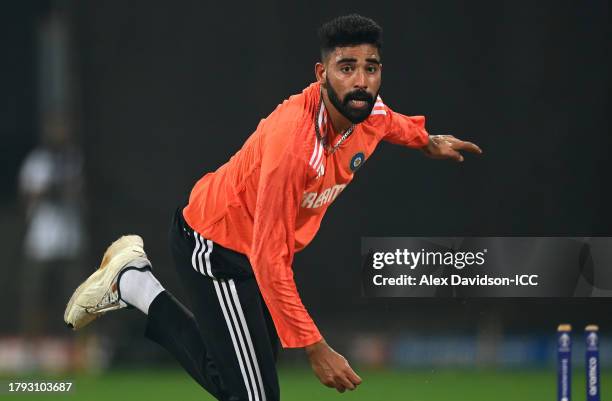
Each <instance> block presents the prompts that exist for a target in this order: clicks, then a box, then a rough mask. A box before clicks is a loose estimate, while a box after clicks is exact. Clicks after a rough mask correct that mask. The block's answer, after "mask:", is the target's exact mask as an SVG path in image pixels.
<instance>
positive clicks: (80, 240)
mask: <svg viewBox="0 0 612 401" xmlns="http://www.w3.org/2000/svg"><path fill="white" fill-rule="evenodd" d="M72 126H73V123H72V121H71V120H70V118H69V117H68V116H67V115H65V113H58V112H55V113H52V112H50V113H48V114H46V115H45V116H44V120H43V124H42V135H41V141H40V144H39V145H38V146H37V147H36V148H34V149H33V150H32V151H31V152H30V153H29V154H28V155H27V156H26V158H25V159H24V161H23V164H22V166H21V170H20V173H19V192H20V198H21V201H22V203H23V207H24V210H25V226H26V230H25V237H24V240H23V261H24V263H23V266H22V270H21V280H20V281H21V286H22V291H21V292H20V293H21V297H22V298H21V318H22V330H23V334H25V335H26V336H28V337H34V338H36V337H39V336H41V335H43V334H44V335H49V334H58V332H59V331H60V330H62V329H63V327H62V325H61V324H58V322H57V319H53V318H51V317H52V316H54V315H55V314H54V313H52V312H53V311H60V310H62V309H63V305H62V304H61V303H60V302H58V301H59V298H58V297H57V296H55V294H57V293H58V292H60V291H63V290H62V289H67V288H72V287H73V285H74V284H75V278H76V277H78V275H79V272H78V271H76V269H78V266H79V265H80V263H79V262H80V257H81V255H82V251H83V246H84V241H85V232H84V229H83V222H82V216H81V211H82V210H81V209H82V194H83V157H82V155H81V152H80V149H79V148H78V147H77V146H75V144H74V143H73V133H72ZM50 284H51V285H50Z"/></svg>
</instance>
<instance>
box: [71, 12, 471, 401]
mask: <svg viewBox="0 0 612 401" xmlns="http://www.w3.org/2000/svg"><path fill="white" fill-rule="evenodd" d="M320 38H321V62H318V63H316V66H315V74H316V79H317V81H316V82H315V83H313V84H311V85H310V86H309V87H307V88H306V89H305V90H304V91H303V92H302V93H301V94H298V95H295V96H292V97H290V98H289V99H288V100H286V101H285V102H283V103H282V104H281V105H279V106H278V107H277V108H276V110H275V111H274V112H273V113H272V114H270V115H269V116H268V117H267V118H266V119H264V120H262V122H261V123H260V124H259V126H258V127H257V129H256V131H255V133H254V134H253V135H251V136H250V137H249V139H248V140H247V141H246V143H245V144H244V146H243V147H242V149H241V150H240V151H238V152H237V153H236V154H235V155H234V156H233V157H232V158H231V159H230V160H229V162H228V163H226V164H224V165H223V166H222V167H220V168H219V169H218V170H217V171H215V172H214V173H210V174H206V175H205V176H204V177H202V179H200V181H198V182H197V183H196V184H195V186H194V188H193V190H192V192H191V196H190V199H189V203H188V204H187V205H181V207H180V208H179V209H178V210H177V212H176V215H175V219H174V222H173V224H172V227H171V234H170V242H171V248H172V253H173V256H174V261H175V264H176V270H177V272H178V274H179V277H180V278H181V281H182V283H183V286H184V287H185V290H186V292H187V293H188V294H189V296H190V298H191V301H192V309H191V310H189V309H187V308H186V307H185V306H183V305H182V304H181V303H180V302H179V301H178V300H177V299H176V298H174V296H172V294H170V293H169V292H168V291H166V290H165V289H164V288H163V286H162V285H161V283H159V281H158V280H157V279H156V278H155V276H154V275H153V274H152V271H151V262H150V261H149V260H148V258H147V256H146V254H145V252H144V248H143V241H142V239H141V238H140V237H138V236H135V235H131V236H126V237H122V238H120V239H119V240H117V241H115V242H114V243H113V244H112V245H111V246H110V247H109V248H108V250H107V251H106V253H105V254H104V257H103V259H102V263H101V265H100V268H99V269H98V270H97V271H96V272H95V273H93V275H91V276H90V277H89V278H88V279H87V280H86V281H85V282H84V283H83V284H81V285H80V286H79V287H78V288H77V290H76V291H75V292H74V294H73V296H72V297H71V299H70V301H69V303H68V305H67V308H66V312H65V315H64V319H65V322H66V323H67V324H68V325H69V326H72V327H73V328H74V329H79V328H81V327H84V326H85V325H87V324H88V323H90V322H91V321H93V320H94V319H96V318H97V317H99V316H100V315H102V314H104V313H107V312H109V311H112V310H116V309H121V308H124V307H127V306H132V307H135V308H137V309H138V310H140V311H141V312H143V313H145V314H147V315H148V319H147V328H146V334H145V335H146V336H147V337H148V338H149V339H151V340H153V341H155V342H157V343H158V344H160V345H162V346H163V347H165V348H166V349H167V350H168V351H170V353H172V355H174V356H175V357H176V359H177V360H178V361H179V362H180V363H181V364H182V366H183V367H184V368H185V370H186V371H187V372H188V373H189V374H190V375H191V376H192V377H193V378H194V379H195V380H196V381H197V382H198V383H199V384H200V385H201V386H202V387H203V388H205V389H206V390H207V391H208V392H210V393H211V394H212V395H213V396H215V397H216V398H218V399H220V400H260V401H266V400H268V401H273V400H278V399H279V398H280V390H279V384H278V377H277V372H276V367H275V363H276V357H277V354H278V347H279V346H280V345H282V346H283V347H285V348H303V349H304V350H305V352H306V355H307V356H308V358H309V361H310V364H311V367H312V369H313V371H314V373H315V375H316V376H317V377H318V378H319V380H320V381H321V382H322V383H323V384H324V385H326V386H328V387H332V388H335V389H337V390H338V391H340V392H344V391H346V390H354V389H355V388H356V387H357V385H359V384H360V383H361V378H360V377H359V376H358V375H357V374H356V373H355V372H354V371H353V369H352V368H351V367H350V366H349V364H348V362H347V360H346V359H345V358H344V357H343V356H342V355H340V354H338V353H337V352H335V351H334V350H333V349H332V348H331V347H330V346H329V345H328V344H327V343H326V342H325V339H324V338H323V336H322V335H321V333H320V332H319V330H318V328H317V327H316V325H315V324H314V322H313V320H312V318H311V317H310V315H309V313H308V312H307V311H306V308H305V307H304V305H303V304H302V301H301V299H300V296H299V294H298V291H297V288H296V285H295V282H294V279H293V270H292V262H293V256H294V253H295V252H297V251H300V250H302V249H303V248H304V247H305V246H306V245H307V244H308V243H310V242H311V241H312V239H313V238H314V236H315V235H316V233H317V231H318V229H319V227H320V223H321V221H322V218H323V215H324V214H325V212H326V211H327V208H328V207H329V205H330V204H331V203H332V202H333V201H334V200H335V199H336V198H337V197H338V195H339V194H340V193H341V192H342V190H343V189H344V188H345V187H346V185H348V184H349V183H350V182H351V180H352V179H353V177H354V174H355V173H356V171H357V170H358V169H359V168H360V167H361V166H362V165H363V163H364V162H365V161H366V160H367V158H368V157H369V156H370V155H371V154H372V153H373V152H374V150H375V148H376V146H377V145H378V143H379V142H380V141H382V140H385V141H388V142H391V143H395V144H399V145H403V146H406V147H410V148H415V149H419V150H420V151H422V152H423V153H424V154H425V155H426V156H428V157H431V158H435V159H451V160H455V161H463V156H462V155H461V153H460V151H470V152H474V153H480V149H479V148H478V147H477V146H476V145H474V144H471V143H469V142H464V141H461V140H458V139H456V138H454V137H452V136H450V135H433V136H430V135H429V134H428V133H427V131H426V130H425V121H424V118H423V117H420V116H416V117H409V116H405V115H402V114H400V113H396V112H394V111H392V110H391V109H390V108H389V107H388V106H387V105H385V104H384V103H383V101H382V98H381V97H380V96H378V93H379V90H380V85H381V71H382V59H381V46H382V29H381V28H380V26H378V24H376V22H374V21H372V20H371V19H369V18H365V17H362V16H359V15H349V16H344V17H339V18H336V19H334V20H332V21H330V22H328V23H326V24H324V25H323V27H322V28H321V30H320ZM407 179H408V178H407ZM390 201H397V202H401V201H402V200H401V199H394V200H390Z"/></svg>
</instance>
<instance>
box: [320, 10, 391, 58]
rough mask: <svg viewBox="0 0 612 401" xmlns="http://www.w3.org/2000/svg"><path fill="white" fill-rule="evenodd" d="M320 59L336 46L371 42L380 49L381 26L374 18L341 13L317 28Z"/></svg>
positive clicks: (379, 50) (379, 51)
mask: <svg viewBox="0 0 612 401" xmlns="http://www.w3.org/2000/svg"><path fill="white" fill-rule="evenodd" d="M319 40H320V47H321V59H325V57H326V56H327V55H328V54H329V53H330V52H332V51H334V49H335V48H336V47H342V46H355V45H360V44H364V43H367V44H372V45H374V46H376V48H377V49H378V53H379V54H380V53H381V50H382V28H381V27H380V25H378V24H377V23H376V22H375V21H374V20H372V19H370V18H367V17H363V16H361V15H358V14H350V15H343V16H341V17H336V18H334V19H333V20H331V21H329V22H326V23H325V24H323V25H322V26H321V28H319Z"/></svg>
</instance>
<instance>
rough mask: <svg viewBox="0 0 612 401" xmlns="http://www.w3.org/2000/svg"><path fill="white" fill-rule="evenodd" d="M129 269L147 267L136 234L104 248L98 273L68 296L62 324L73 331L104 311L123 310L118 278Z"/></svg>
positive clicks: (143, 252) (148, 263)
mask: <svg viewBox="0 0 612 401" xmlns="http://www.w3.org/2000/svg"><path fill="white" fill-rule="evenodd" d="M132 268H134V269H138V270H145V269H150V268H151V262H150V261H149V259H147V255H146V254H145V251H144V244H143V241H142V238H141V237H140V236H138V235H126V236H123V237H121V238H119V239H118V240H117V241H115V242H113V243H112V244H111V246H109V247H108V249H107V250H106V252H104V257H103V258H102V263H101V264H100V267H99V268H98V270H96V271H95V272H94V273H93V274H92V275H91V276H89V277H88V278H87V280H85V281H84V282H83V283H82V284H81V285H80V286H79V287H78V288H77V289H76V291H75V292H74V294H72V297H70V301H68V305H67V306H66V311H65V312H64V321H65V322H66V324H67V325H68V326H69V327H71V328H73V329H74V330H77V329H80V328H82V327H85V326H87V325H88V324H89V323H91V322H92V321H94V320H96V319H97V318H98V317H100V316H102V315H103V314H105V313H107V312H110V311H113V310H117V309H122V308H125V307H127V306H128V304H126V303H125V302H124V301H122V300H121V294H120V292H119V278H120V276H121V274H122V273H123V272H124V271H126V270H127V269H132Z"/></svg>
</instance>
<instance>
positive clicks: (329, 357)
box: [305, 340, 361, 393]
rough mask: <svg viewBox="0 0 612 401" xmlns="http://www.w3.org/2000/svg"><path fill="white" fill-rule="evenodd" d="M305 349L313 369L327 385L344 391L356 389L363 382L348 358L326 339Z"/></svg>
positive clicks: (341, 391)
mask: <svg viewBox="0 0 612 401" xmlns="http://www.w3.org/2000/svg"><path fill="white" fill-rule="evenodd" d="M305 349H306V355H308V359H309V360H310V366H312V370H313V371H314V373H315V375H316V376H317V377H318V378H319V380H320V381H321V383H323V384H324V385H326V386H327V387H332V388H335V389H336V390H338V391H339V392H340V393H344V391H346V390H355V388H357V386H358V385H359V384H361V378H360V377H359V376H357V374H356V373H355V372H354V371H353V369H351V367H350V366H349V364H348V362H347V361H346V359H345V358H344V357H343V356H342V355H340V354H339V353H337V352H336V351H334V350H333V349H332V348H331V347H330V346H329V345H327V343H326V342H325V340H321V341H319V342H318V343H314V344H312V345H309V346H307V347H306V348H305Z"/></svg>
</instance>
